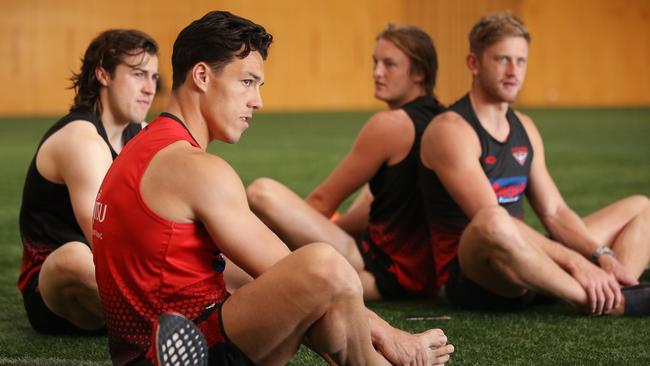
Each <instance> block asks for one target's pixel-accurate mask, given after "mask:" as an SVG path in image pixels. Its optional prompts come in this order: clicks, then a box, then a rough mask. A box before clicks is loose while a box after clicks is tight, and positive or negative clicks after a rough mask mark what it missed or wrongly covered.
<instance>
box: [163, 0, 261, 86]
mask: <svg viewBox="0 0 650 366" xmlns="http://www.w3.org/2000/svg"><path fill="white" fill-rule="evenodd" d="M272 41H273V36H271V35H270V34H269V33H267V32H266V30H265V29H264V27H262V26H261V25H258V24H255V23H253V22H251V21H250V20H248V19H244V18H241V17H238V16H237V15H234V14H231V13H229V12H227V11H211V12H209V13H207V14H205V15H204V16H203V17H202V18H201V19H198V20H195V21H193V22H192V23H191V24H190V25H188V26H187V27H185V29H183V30H182V31H181V32H180V33H179V34H178V37H177V38H176V41H175V42H174V51H173V53H172V69H173V79H174V80H173V84H172V90H176V89H177V88H178V87H180V86H181V85H182V84H183V83H184V82H185V78H186V77H187V73H188V71H189V70H190V69H192V67H194V65H196V64H197V63H198V62H206V63H207V64H209V65H210V67H211V68H212V69H213V70H214V71H217V72H218V71H220V70H221V69H222V68H223V67H224V66H225V65H226V64H227V63H229V62H230V61H232V60H233V58H234V57H238V58H240V59H242V58H245V57H246V56H248V54H249V53H251V51H257V52H259V53H260V54H261V55H262V58H263V59H265V60H266V56H267V55H268V49H269V46H270V45H271V42H272Z"/></svg>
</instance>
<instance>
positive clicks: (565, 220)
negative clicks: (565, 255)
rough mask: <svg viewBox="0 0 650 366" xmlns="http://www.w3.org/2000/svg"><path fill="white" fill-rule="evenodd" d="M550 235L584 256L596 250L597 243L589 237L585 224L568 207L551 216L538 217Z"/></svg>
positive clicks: (587, 256) (588, 255)
mask: <svg viewBox="0 0 650 366" xmlns="http://www.w3.org/2000/svg"><path fill="white" fill-rule="evenodd" d="M540 218H541V220H542V223H543V224H544V226H545V227H546V229H547V230H548V231H549V233H550V234H551V237H552V238H553V239H554V240H556V241H558V242H560V243H562V244H564V245H566V246H567V247H568V248H571V249H573V250H575V251H576V252H578V253H580V254H581V255H582V256H584V257H586V258H590V256H591V254H592V253H593V252H594V251H595V250H596V248H597V247H598V244H597V243H596V242H595V241H594V240H593V239H592V238H591V235H590V234H589V231H588V230H587V226H586V225H585V223H584V222H583V221H582V219H581V218H580V217H579V216H578V215H577V214H576V213H575V212H574V211H573V210H571V209H570V208H568V207H565V208H563V209H560V210H558V212H557V213H556V214H555V215H553V216H547V217H540Z"/></svg>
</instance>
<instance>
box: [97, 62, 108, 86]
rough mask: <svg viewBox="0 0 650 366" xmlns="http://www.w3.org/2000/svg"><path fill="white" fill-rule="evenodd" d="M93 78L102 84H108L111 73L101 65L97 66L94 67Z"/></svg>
mask: <svg viewBox="0 0 650 366" xmlns="http://www.w3.org/2000/svg"><path fill="white" fill-rule="evenodd" d="M95 78H96V79H97V81H99V84H101V85H102V86H108V81H109V80H110V78H111V75H110V74H109V73H108V71H106V70H105V69H104V68H103V67H101V66H99V67H97V68H96V69H95Z"/></svg>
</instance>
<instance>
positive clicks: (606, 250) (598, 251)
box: [591, 247, 616, 264]
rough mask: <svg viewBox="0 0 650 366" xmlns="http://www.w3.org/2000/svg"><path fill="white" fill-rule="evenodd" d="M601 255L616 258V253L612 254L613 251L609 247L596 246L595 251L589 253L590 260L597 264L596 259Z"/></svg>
mask: <svg viewBox="0 0 650 366" xmlns="http://www.w3.org/2000/svg"><path fill="white" fill-rule="evenodd" d="M602 255H611V256H612V257H614V258H616V255H614V251H613V250H611V249H609V247H598V248H597V249H596V251H594V252H593V253H591V260H592V261H593V262H594V263H596V264H598V259H599V258H600V257H601V256H602Z"/></svg>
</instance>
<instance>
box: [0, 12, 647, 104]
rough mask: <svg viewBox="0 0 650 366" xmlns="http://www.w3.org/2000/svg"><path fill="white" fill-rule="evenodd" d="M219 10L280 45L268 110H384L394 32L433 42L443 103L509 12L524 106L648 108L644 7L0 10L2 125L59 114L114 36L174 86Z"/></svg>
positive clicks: (271, 69)
mask: <svg viewBox="0 0 650 366" xmlns="http://www.w3.org/2000/svg"><path fill="white" fill-rule="evenodd" d="M212 9H225V10H230V11H233V12H235V13H237V14H241V15H244V16H246V17H248V18H250V19H252V20H254V21H256V22H258V23H260V24H263V25H264V26H265V27H266V28H267V29H268V30H269V31H270V32H271V33H272V34H273V35H274V36H275V43H274V45H273V47H272V49H271V56H270V58H269V60H268V62H267V64H266V79H267V84H266V85H265V86H264V91H263V96H264V102H265V109H267V110H328V109H339V110H340V109H365V108H379V107H381V106H382V104H381V103H378V102H377V101H375V100H373V98H372V78H371V67H372V61H371V53H372V48H373V46H374V38H375V35H376V33H377V32H378V31H379V30H381V29H382V28H383V26H384V25H385V24H386V23H388V22H393V23H411V24H416V25H419V26H421V27H423V28H424V29H425V30H427V31H428V32H430V34H431V35H432V37H433V38H434V40H435V42H436V46H437V48H438V53H439V58H440V70H439V78H438V80H439V82H438V87H437V88H436V93H437V94H438V96H439V97H440V98H441V100H442V101H443V102H445V103H449V102H452V101H453V100H454V99H456V98H458V97H459V96H461V95H462V94H463V93H464V92H465V91H466V90H467V88H468V86H469V75H468V72H467V70H466V67H465V61H464V60H465V55H466V53H467V32H468V31H469V28H470V27H471V25H472V24H473V23H474V22H475V21H476V20H477V19H478V17H479V16H480V15H482V14H485V13H487V12H489V11H494V10H501V9H510V10H512V11H513V12H514V13H515V14H517V15H519V16H521V17H522V18H523V19H524V20H525V21H526V23H527V24H528V26H529V28H530V30H531V33H532V35H533V45H532V48H531V60H530V64H529V73H528V80H527V83H526V86H525V87H524V91H523V93H522V95H521V98H520V104H525V105H540V106H545V105H591V106H594V105H595V106H599V105H650V71H648V70H649V69H648V66H647V64H648V61H650V19H649V17H650V15H649V14H650V2H649V1H647V0H626V1H624V2H618V1H609V0H571V1H563V0H461V1H451V0H357V1H346V0H328V1H316V0H305V1H298V0H220V1H214V0H213V1H208V0H192V1H184V2H179V1H173V0H156V1H154V0H139V1H130V0H113V1H111V2H106V1H89V0H59V1H48V0H21V1H17V0H16V1H14V0H0V66H1V67H0V80H1V81H2V82H3V85H4V88H3V89H2V90H0V115H39V114H40V115H42V114H47V115H51V114H60V113H62V112H64V111H65V110H66V109H67V107H68V106H69V104H70V101H71V99H72V92H71V91H69V90H65V88H66V87H67V86H68V85H69V82H68V81H67V79H68V78H69V77H70V73H71V71H73V70H77V69H78V68H79V57H80V56H81V55H82V53H83V51H84V50H85V47H86V46H87V45H88V43H89V42H90V40H91V39H92V38H93V37H94V36H96V35H97V34H98V33H99V32H101V31H102V30H104V29H107V28H118V27H120V28H138V29H141V30H143V31H145V32H147V33H149V34H151V35H152V36H153V37H154V38H156V40H158V42H159V43H160V46H161V54H160V57H161V62H160V71H161V73H162V75H163V78H164V81H165V82H166V85H165V88H164V89H163V90H162V91H161V93H160V94H159V97H157V98H156V104H155V105H154V109H157V110H159V109H160V108H162V107H163V106H164V104H165V102H166V98H167V95H168V92H169V87H170V86H171V66H170V57H171V46H172V43H173V41H174V39H175V38H176V35H177V34H178V32H179V31H180V29H181V28H182V27H183V26H185V25H187V24H188V23H189V22H190V21H191V20H193V19H196V18H197V17H199V16H201V15H203V14H204V13H205V12H206V11H208V10H212Z"/></svg>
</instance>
